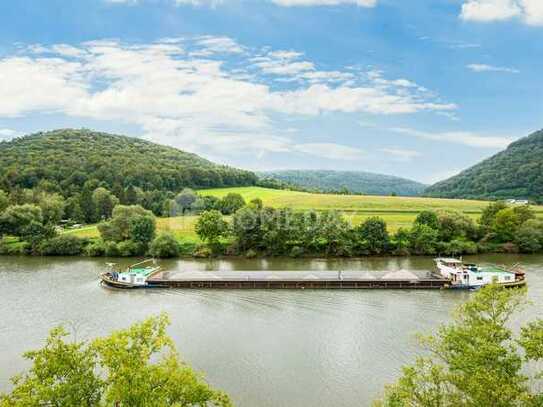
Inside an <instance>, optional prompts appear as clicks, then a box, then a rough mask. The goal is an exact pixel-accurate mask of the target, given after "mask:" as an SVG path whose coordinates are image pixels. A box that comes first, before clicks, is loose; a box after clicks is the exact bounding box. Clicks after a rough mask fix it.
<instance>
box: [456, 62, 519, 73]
mask: <svg viewBox="0 0 543 407" xmlns="http://www.w3.org/2000/svg"><path fill="white" fill-rule="evenodd" d="M466 68H468V69H470V70H472V71H473V72H505V73H520V71H519V70H518V69H514V68H508V67H506V66H494V65H487V64H469V65H466Z"/></svg>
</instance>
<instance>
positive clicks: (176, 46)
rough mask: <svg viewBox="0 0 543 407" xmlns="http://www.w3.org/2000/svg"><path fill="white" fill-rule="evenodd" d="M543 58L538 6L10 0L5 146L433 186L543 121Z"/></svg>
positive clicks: (524, 1) (517, 0)
mask: <svg viewBox="0 0 543 407" xmlns="http://www.w3.org/2000/svg"><path fill="white" fill-rule="evenodd" d="M542 56H543V2H542V1H541V0H410V1H405V0H258V1H257V0H222V1H221V0H214V1H213V0H199V1H194V0H79V1H67V0H64V1H62V0H48V1H46V2H45V1H41V0H20V1H17V2H13V1H5V2H2V3H1V4H0V139H4V140H6V139H10V138H13V137H17V136H20V135H22V134H27V133H30V132H35V131H40V130H48V129H54V128H64V127H76V128H80V127H86V128H93V129H98V130H102V131H108V132H116V133H122V134H127V135H132V136H138V137H143V138H146V139H149V140H152V141H156V142H159V143H162V144H168V145H172V146H175V147H178V148H181V149H184V150H187V151H191V152H195V153H197V154H200V155H202V156H204V157H207V158H209V159H211V160H214V161H217V162H221V163H225V164H230V165H235V166H239V167H244V168H249V169H254V170H269V169H287V168H290V169H293V168H313V169H317V168H319V169H341V170H364V171H373V172H379V173H386V174H393V175H400V176H404V177H408V178H413V179H416V180H419V181H423V182H427V183H430V182H434V181H436V180H439V179H443V178H446V177H448V176H450V175H452V174H454V173H457V172H458V171H460V170H462V169H464V168H467V167H469V166H470V165H472V164H474V163H476V162H478V161H480V160H481V159H484V158H486V157H489V156H490V155H492V154H494V153H496V152H497V151H500V150H501V149H503V148H504V147H505V146H507V144H508V143H509V142H511V141H512V140H515V139H518V138H520V137H523V136H525V135H527V134H529V133H530V132H532V131H535V130H538V129H540V128H542V127H543V81H541V72H543V58H542Z"/></svg>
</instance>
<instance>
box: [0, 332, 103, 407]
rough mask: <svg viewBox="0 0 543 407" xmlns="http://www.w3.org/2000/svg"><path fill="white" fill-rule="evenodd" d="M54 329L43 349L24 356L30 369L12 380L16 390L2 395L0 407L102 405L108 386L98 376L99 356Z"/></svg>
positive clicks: (82, 344) (83, 344)
mask: <svg viewBox="0 0 543 407" xmlns="http://www.w3.org/2000/svg"><path fill="white" fill-rule="evenodd" d="M67 336H68V333H67V332H66V330H65V329H64V328H62V327H58V328H54V329H53V330H51V332H50V333H49V337H48V338H47V341H46V342H45V346H44V347H43V348H42V349H38V350H35V351H31V352H26V353H25V354H24V357H25V359H27V360H28V361H29V362H30V363H31V366H30V369H29V370H28V371H27V372H25V373H23V374H22V375H19V376H15V377H14V378H13V390H12V391H11V393H9V394H5V395H2V394H0V406H1V407H19V406H21V407H22V406H29V407H30V406H57V407H72V406H82V407H95V406H96V407H97V406H100V405H101V399H102V392H103V391H104V388H105V382H104V381H103V380H102V379H101V378H100V377H98V376H97V375H96V373H95V370H96V368H97V356H98V355H97V353H96V350H95V349H93V348H92V347H89V346H87V345H86V344H85V343H82V342H67V341H66V337H67Z"/></svg>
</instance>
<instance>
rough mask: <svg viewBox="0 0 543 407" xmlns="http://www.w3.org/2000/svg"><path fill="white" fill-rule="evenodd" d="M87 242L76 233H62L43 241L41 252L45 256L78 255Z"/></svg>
mask: <svg viewBox="0 0 543 407" xmlns="http://www.w3.org/2000/svg"><path fill="white" fill-rule="evenodd" d="M85 242H86V241H85V239H81V238H80V237H77V236H74V235H60V236H57V237H54V238H52V239H49V240H45V241H43V242H42V243H41V244H40V247H39V252H40V253H41V254H43V255H45V256H78V255H80V254H81V253H82V252H83V247H84V245H85Z"/></svg>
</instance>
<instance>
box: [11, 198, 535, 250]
mask: <svg viewBox="0 0 543 407" xmlns="http://www.w3.org/2000/svg"><path fill="white" fill-rule="evenodd" d="M95 195H96V196H98V197H99V198H100V199H98V200H96V202H95V206H96V207H99V206H100V205H99V204H100V203H101V204H102V212H103V213H104V216H103V219H104V220H103V221H102V222H101V223H100V224H99V225H98V227H97V229H98V231H99V234H100V237H98V238H83V237H78V236H77V235H75V234H73V233H66V232H63V231H59V228H58V226H57V225H58V224H59V222H60V219H61V217H62V211H63V210H64V209H63V207H62V205H61V204H60V203H59V201H58V200H56V199H55V197H54V196H53V197H51V196H48V195H41V198H40V199H41V200H39V201H38V202H37V203H35V204H32V203H25V204H16V205H9V204H6V201H7V200H6V199H4V201H2V196H4V198H5V196H6V195H5V194H3V195H2V194H1V193H0V238H1V239H0V254H3V255H17V254H19V255H22V254H24V255H43V256H90V257H99V256H107V257H132V256H152V257H156V258H175V257H203V258H205V257H212V256H237V257H240V256H242V257H248V258H251V257H264V256H287V257H363V256H384V255H392V256H409V255H437V254H440V255H455V256H459V255H463V254H477V253H542V252H543V220H541V219H537V218H536V216H535V213H534V212H533V210H532V209H531V207H530V206H529V205H513V206H510V205H508V204H506V203H505V202H501V201H498V202H492V203H490V204H489V205H488V206H487V207H486V208H485V209H484V210H483V213H482V216H481V218H480V219H479V221H478V222H475V221H473V220H472V219H471V218H470V217H468V216H466V215H465V214H463V213H461V212H457V211H423V212H420V213H419V214H418V216H417V218H416V219H415V221H414V223H413V225H412V226H411V227H410V228H400V229H399V230H397V231H396V233H393V234H391V233H389V232H388V230H387V224H386V222H385V221H384V220H383V219H382V218H379V217H370V218H368V219H366V220H365V221H364V222H363V223H361V224H360V225H357V226H353V225H351V224H350V223H349V222H348V221H347V220H346V218H345V217H343V216H342V215H341V214H340V213H339V212H337V211H319V212H317V211H294V210H291V209H275V208H269V207H265V206H264V205H263V203H262V201H261V200H260V199H254V200H252V201H251V202H249V203H246V202H245V201H244V200H243V198H242V197H241V196H240V195H239V194H229V195H227V196H226V197H224V198H222V199H218V198H213V197H200V196H198V195H197V194H196V193H194V192H193V191H191V190H184V191H182V192H181V193H180V194H178V195H177V196H176V197H175V199H173V200H172V203H171V208H170V209H171V213H172V215H174V216H177V215H180V214H188V213H192V214H194V213H198V214H199V216H198V217H197V220H196V224H195V226H194V230H195V233H196V235H197V236H198V238H199V240H200V242H201V243H196V242H189V243H184V242H180V241H179V240H178V239H177V238H176V236H175V235H174V234H173V233H171V232H169V231H157V222H156V219H157V218H156V216H155V215H154V214H153V212H152V211H150V210H147V209H144V208H143V207H142V206H140V205H120V204H118V203H117V202H114V201H113V202H112V201H110V200H108V199H106V198H104V197H107V196H108V193H107V191H99V193H98V194H95ZM2 202H4V204H2ZM104 202H107V204H104ZM2 205H3V207H2Z"/></svg>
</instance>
